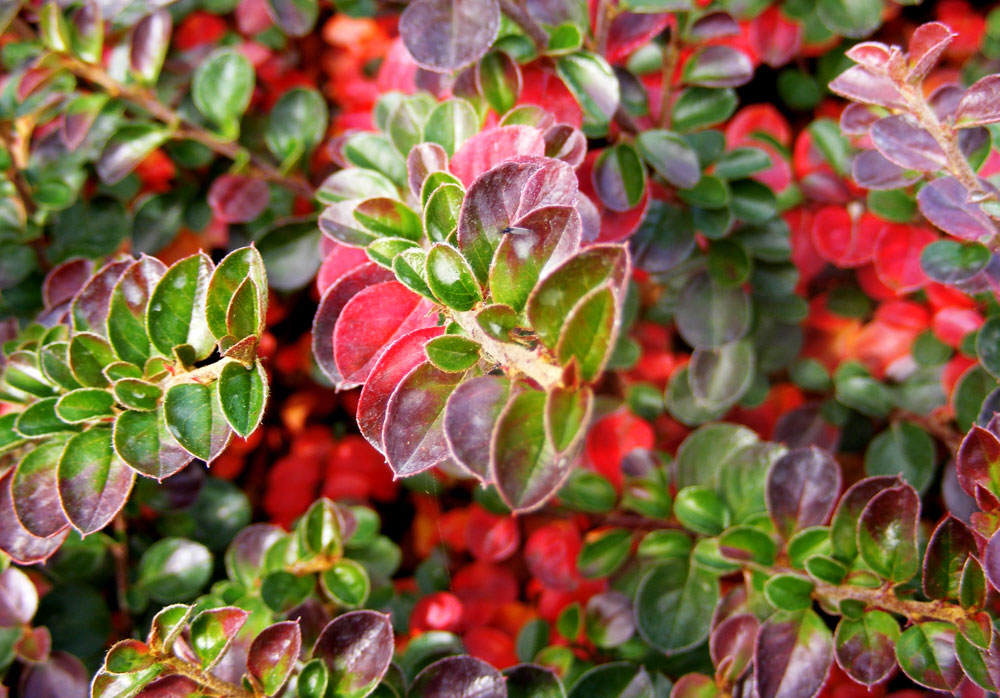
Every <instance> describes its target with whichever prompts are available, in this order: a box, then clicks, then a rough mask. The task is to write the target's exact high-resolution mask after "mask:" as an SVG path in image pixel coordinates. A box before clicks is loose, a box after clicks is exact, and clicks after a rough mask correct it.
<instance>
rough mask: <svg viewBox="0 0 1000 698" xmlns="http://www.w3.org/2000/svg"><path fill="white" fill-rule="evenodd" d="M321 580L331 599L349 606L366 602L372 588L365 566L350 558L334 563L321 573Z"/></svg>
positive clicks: (353, 606) (356, 606) (357, 605)
mask: <svg viewBox="0 0 1000 698" xmlns="http://www.w3.org/2000/svg"><path fill="white" fill-rule="evenodd" d="M319 581H320V584H321V585H322V587H323V593H325V594H326V595H327V596H328V597H329V598H330V600H331V601H333V602H335V603H337V604H340V605H341V606H345V607H347V608H358V607H359V606H361V605H362V604H364V602H365V601H366V600H367V599H368V593H369V591H370V589H371V582H370V581H369V580H368V573H367V572H366V571H365V568H364V567H362V566H361V565H359V564H358V563H357V562H355V561H354V560H350V559H344V560H340V561H339V562H337V563H336V564H334V565H332V566H331V567H330V568H329V569H327V570H325V571H324V572H323V573H322V574H321V575H320V578H319Z"/></svg>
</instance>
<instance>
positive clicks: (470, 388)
mask: <svg viewBox="0 0 1000 698" xmlns="http://www.w3.org/2000/svg"><path fill="white" fill-rule="evenodd" d="M509 394H510V382H509V381H508V380H507V379H506V378H505V377H503V376H479V377H477V378H473V379H472V380H468V381H465V382H464V383H462V385H460V386H458V388H457V389H456V390H455V392H453V393H452V394H451V397H449V398H448V404H447V405H445V412H444V435H445V438H446V439H447V441H448V446H449V448H450V449H451V455H452V458H454V459H455V461H456V462H458V464H459V465H461V466H463V467H464V468H466V469H468V470H469V471H470V472H471V473H472V474H473V475H475V476H476V477H478V478H479V479H480V480H481V481H482V482H484V483H486V482H490V442H491V440H492V437H493V429H494V427H495V425H496V421H497V419H498V418H499V416H500V412H501V410H503V407H504V405H506V404H507V397H508V395H509Z"/></svg>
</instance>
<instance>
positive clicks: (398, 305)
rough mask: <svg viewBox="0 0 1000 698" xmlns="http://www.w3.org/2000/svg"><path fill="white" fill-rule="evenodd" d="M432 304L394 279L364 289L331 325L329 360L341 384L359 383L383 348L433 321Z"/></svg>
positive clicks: (362, 380) (434, 315) (434, 317)
mask: <svg viewBox="0 0 1000 698" xmlns="http://www.w3.org/2000/svg"><path fill="white" fill-rule="evenodd" d="M433 309H434V306H433V304H432V303H430V301H427V300H425V299H423V298H421V297H420V296H418V295H417V294H416V293H414V292H413V291H411V290H410V289H408V288H406V286H403V284H401V283H399V282H398V281H387V282H385V283H381V284H375V285H374V286H369V287H368V288H366V289H364V290H363V291H361V292H360V293H358V294H357V295H355V296H354V297H353V298H351V299H350V300H349V301H347V304H346V305H345V306H344V308H343V310H342V311H341V312H340V317H339V318H337V324H336V325H335V326H334V328H333V360H334V363H335V364H336V366H337V371H339V372H340V375H342V376H343V377H344V378H343V382H342V386H343V387H346V386H348V385H361V384H362V383H364V382H365V381H366V380H367V379H368V374H369V373H370V372H371V369H372V366H374V365H375V361H376V360H377V359H378V356H379V355H380V354H381V353H382V351H383V350H384V349H385V347H386V346H387V345H388V344H389V343H390V342H391V341H392V340H393V339H395V338H396V337H400V336H402V335H404V334H406V333H408V332H412V331H413V330H416V329H420V328H421V327H432V326H434V324H436V322H437V315H436V314H434V313H433V312H432V311H433Z"/></svg>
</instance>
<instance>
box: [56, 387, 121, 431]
mask: <svg viewBox="0 0 1000 698" xmlns="http://www.w3.org/2000/svg"><path fill="white" fill-rule="evenodd" d="M114 404H115V400H114V397H113V396H112V395H111V393H109V392H108V391H107V390H102V389H101V388H79V389H77V390H71V391H70V392H68V393H66V394H65V395H63V396H62V397H61V398H59V400H58V401H57V402H56V416H57V417H59V419H61V420H63V421H64V422H69V423H70V424H76V423H78V422H86V421H88V420H91V419H96V418H98V417H107V416H110V415H112V414H113V409H112V407H113V406H114Z"/></svg>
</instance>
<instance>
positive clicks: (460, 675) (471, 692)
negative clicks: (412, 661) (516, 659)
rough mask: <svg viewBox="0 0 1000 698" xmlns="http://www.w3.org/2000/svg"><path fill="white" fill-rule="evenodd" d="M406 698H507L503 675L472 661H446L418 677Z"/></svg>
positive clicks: (454, 659) (467, 659) (488, 666)
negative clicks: (460, 697) (463, 697)
mask: <svg viewBox="0 0 1000 698" xmlns="http://www.w3.org/2000/svg"><path fill="white" fill-rule="evenodd" d="M406 695H407V696H408V697H409V698H456V697H457V696H467V697H468V698H506V697H507V689H506V686H505V684H504V678H503V675H502V674H501V673H500V672H499V671H497V670H496V669H494V668H493V667H491V666H490V665H489V664H487V663H486V662H484V661H482V660H479V659H476V658H475V657H466V656H460V657H445V658H444V659H439V660H438V661H436V662H434V663H433V664H431V665H430V666H428V667H427V668H426V669H424V670H423V671H421V672H420V673H419V674H417V677H416V678H415V679H414V680H413V686H412V687H411V688H410V690H409V692H408V693H407V694H406Z"/></svg>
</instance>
